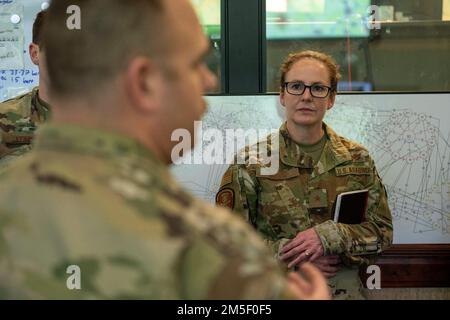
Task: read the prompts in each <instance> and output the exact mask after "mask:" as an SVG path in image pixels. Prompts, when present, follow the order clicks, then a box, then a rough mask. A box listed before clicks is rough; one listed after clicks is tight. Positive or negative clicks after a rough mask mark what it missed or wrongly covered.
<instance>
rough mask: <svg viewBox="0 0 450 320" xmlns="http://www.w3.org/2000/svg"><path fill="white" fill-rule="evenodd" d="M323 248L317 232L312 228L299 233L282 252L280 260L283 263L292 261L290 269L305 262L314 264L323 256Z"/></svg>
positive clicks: (289, 265)
mask: <svg viewBox="0 0 450 320" xmlns="http://www.w3.org/2000/svg"><path fill="white" fill-rule="evenodd" d="M323 253H324V252H323V246H322V242H321V241H320V238H319V235H318V234H317V232H316V231H315V230H314V229H313V228H310V229H308V230H305V231H302V232H299V233H298V234H297V235H296V236H295V238H294V239H292V240H291V241H289V242H288V243H287V244H286V245H285V246H284V247H283V249H282V250H281V254H282V255H281V257H280V259H281V260H283V261H287V260H292V259H293V260H292V261H291V262H289V264H288V268H292V267H293V266H296V265H298V264H301V263H302V262H305V261H311V262H314V261H315V260H316V259H317V258H319V257H321V256H323Z"/></svg>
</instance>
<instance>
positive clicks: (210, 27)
mask: <svg viewBox="0 0 450 320" xmlns="http://www.w3.org/2000/svg"><path fill="white" fill-rule="evenodd" d="M192 4H193V5H194V7H195V9H196V11H197V14H198V16H199V18H200V23H201V24H202V26H203V30H204V32H205V34H206V35H207V36H208V38H209V39H210V41H211V47H212V50H211V54H210V55H209V57H208V58H207V61H206V62H207V64H208V67H209V68H210V69H211V71H212V72H214V74H215V75H216V76H217V78H218V80H219V81H218V82H217V89H216V92H215V93H219V92H221V91H222V90H221V88H220V82H221V81H220V79H221V63H220V61H221V50H220V48H221V39H220V34H221V23H220V22H221V10H220V6H221V4H220V0H192ZM210 93H211V92H210Z"/></svg>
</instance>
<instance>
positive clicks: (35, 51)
mask: <svg viewBox="0 0 450 320" xmlns="http://www.w3.org/2000/svg"><path fill="white" fill-rule="evenodd" d="M28 52H29V53H30V59H31V61H32V62H33V64H35V65H37V66H38V65H39V46H38V45H37V44H35V43H30V45H29V46H28Z"/></svg>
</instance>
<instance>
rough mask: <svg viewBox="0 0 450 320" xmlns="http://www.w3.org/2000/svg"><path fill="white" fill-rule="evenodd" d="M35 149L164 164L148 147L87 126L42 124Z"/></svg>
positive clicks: (156, 167)
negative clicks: (130, 158)
mask: <svg viewBox="0 0 450 320" xmlns="http://www.w3.org/2000/svg"><path fill="white" fill-rule="evenodd" d="M35 150H36V152H39V151H41V150H45V151H57V152H58V151H61V152H65V153H73V154H85V155H93V156H96V157H101V158H107V159H113V158H117V157H127V156H131V157H139V158H142V159H143V160H145V161H150V162H152V167H153V168H155V170H156V169H158V167H164V168H165V167H166V166H165V164H164V163H163V162H162V161H161V160H159V159H157V158H156V156H155V155H154V154H153V152H151V151H150V150H149V149H147V148H146V147H144V146H143V145H142V144H140V143H139V142H137V141H136V140H134V139H132V138H130V137H127V136H125V135H122V134H119V133H115V132H111V131H107V130H103V129H94V128H88V127H82V126H77V125H68V124H54V123H46V124H43V125H42V126H41V127H40V128H39V130H38V132H37V134H36V139H35Z"/></svg>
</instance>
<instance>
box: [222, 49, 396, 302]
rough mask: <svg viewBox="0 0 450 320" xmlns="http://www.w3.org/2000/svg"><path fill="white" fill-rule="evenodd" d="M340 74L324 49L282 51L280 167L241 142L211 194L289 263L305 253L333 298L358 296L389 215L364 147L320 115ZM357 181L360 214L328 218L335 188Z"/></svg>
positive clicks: (388, 234) (386, 236)
mask: <svg viewBox="0 0 450 320" xmlns="http://www.w3.org/2000/svg"><path fill="white" fill-rule="evenodd" d="M339 78H340V74H339V72H338V68H337V65H336V63H335V61H334V60H333V59H332V58H331V57H330V56H328V55H325V54H323V53H320V52H315V51H303V52H299V53H296V54H291V55H290V56H289V57H288V58H287V59H286V61H285V62H284V63H283V64H282V66H281V79H280V102H281V104H282V105H283V106H284V107H285V109H286V118H287V121H286V122H285V123H284V124H283V125H282V126H281V128H280V130H279V133H280V134H279V150H276V152H279V160H280V163H279V170H278V172H277V173H276V174H270V175H268V174H263V171H262V170H261V168H263V167H264V166H266V164H265V162H264V161H263V159H258V160H257V161H253V162H252V161H249V159H250V158H252V156H253V159H254V156H255V155H249V150H258V149H257V148H255V147H254V146H251V147H247V148H246V149H245V150H244V151H243V152H244V153H243V154H242V155H239V156H240V157H241V156H243V157H244V159H246V161H245V164H233V165H231V166H230V167H229V168H228V170H227V171H226V173H225V174H224V176H223V179H222V183H221V187H220V190H219V192H218V193H217V196H216V202H217V203H218V204H219V205H222V206H227V207H231V208H232V209H234V211H236V212H238V213H240V214H242V215H243V216H244V217H245V219H246V220H247V221H249V222H250V223H251V224H252V225H253V226H254V227H255V228H256V229H257V230H258V231H259V232H260V233H261V234H262V235H263V237H264V238H265V239H266V241H267V243H268V244H269V245H270V246H271V247H272V248H273V249H274V253H275V254H276V255H277V257H278V258H279V259H280V260H282V261H284V262H286V263H287V267H288V268H292V267H296V266H298V265H300V264H302V263H303V262H305V261H311V262H313V263H314V264H316V266H318V267H319V268H320V269H321V270H322V272H323V273H324V274H325V275H326V276H327V277H328V278H329V283H330V286H331V287H332V289H333V293H334V297H335V298H354V299H358V298H363V297H364V296H363V295H362V294H361V292H362V291H361V288H362V286H361V281H360V280H359V276H358V267H359V266H361V265H368V264H370V263H371V262H373V260H374V259H373V258H375V257H376V255H377V254H379V253H380V252H381V251H382V250H384V249H385V248H386V247H387V246H389V245H390V244H391V242H392V217H391V213H390V210H389V207H388V202H387V195H386V191H385V188H384V186H383V184H382V182H381V179H380V177H379V176H378V173H377V170H376V168H375V164H374V161H373V160H372V158H371V157H370V155H369V153H368V151H367V149H365V148H364V147H363V146H361V145H359V144H357V143H355V142H352V141H349V140H347V139H346V138H344V137H341V136H339V135H337V134H336V133H335V132H334V131H333V130H332V129H331V128H330V127H329V126H327V125H326V124H325V123H324V122H323V118H324V116H325V113H326V111H327V110H329V109H331V108H332V107H333V105H334V101H335V97H336V89H337V83H338V81H339ZM272 152H273V150H272ZM250 153H251V152H250ZM256 157H258V156H256ZM250 162H251V163H250ZM359 189H368V190H369V195H368V203H367V209H366V212H365V221H364V222H362V223H361V224H343V223H336V222H334V221H333V219H332V217H331V214H332V213H331V211H332V208H333V205H334V202H335V199H336V196H337V195H338V194H340V193H343V192H346V191H353V190H359Z"/></svg>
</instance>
